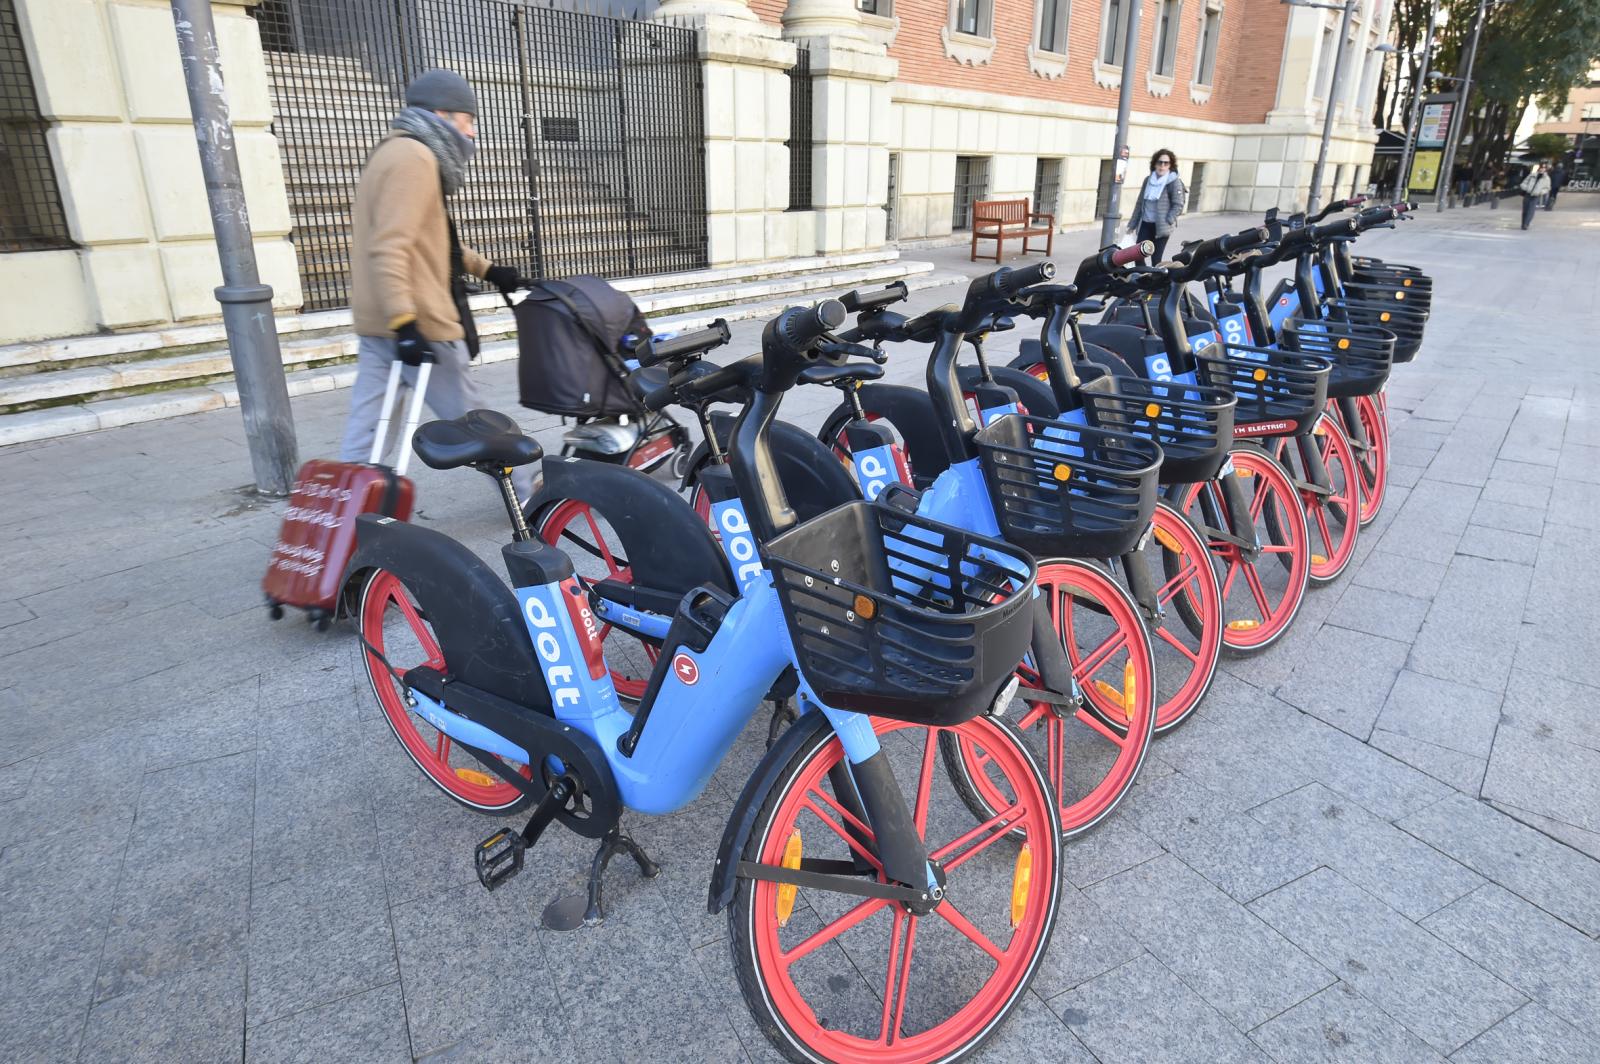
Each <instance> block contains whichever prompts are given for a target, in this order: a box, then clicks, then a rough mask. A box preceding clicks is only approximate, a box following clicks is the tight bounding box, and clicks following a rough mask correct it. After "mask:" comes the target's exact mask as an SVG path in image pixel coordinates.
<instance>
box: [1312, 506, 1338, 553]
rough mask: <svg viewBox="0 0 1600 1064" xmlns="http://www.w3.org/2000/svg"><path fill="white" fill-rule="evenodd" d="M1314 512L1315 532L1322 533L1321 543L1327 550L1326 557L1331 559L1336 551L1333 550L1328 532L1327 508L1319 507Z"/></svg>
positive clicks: (1331, 535) (1331, 539)
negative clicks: (1315, 517) (1315, 520)
mask: <svg viewBox="0 0 1600 1064" xmlns="http://www.w3.org/2000/svg"><path fill="white" fill-rule="evenodd" d="M1315 512H1316V515H1317V530H1318V531H1319V532H1321V533H1322V542H1323V544H1324V545H1325V546H1327V548H1328V557H1330V558H1332V557H1333V556H1334V554H1335V553H1336V551H1335V549H1334V547H1335V545H1334V542H1333V533H1332V532H1330V531H1329V530H1328V508H1327V507H1326V506H1321V505H1319V506H1317V508H1316V511H1315Z"/></svg>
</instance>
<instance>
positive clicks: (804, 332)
mask: <svg viewBox="0 0 1600 1064" xmlns="http://www.w3.org/2000/svg"><path fill="white" fill-rule="evenodd" d="M845 317H846V313H845V309H844V304H843V303H841V302H839V301H838V300H837V299H824V300H823V301H822V302H820V303H818V304H817V305H816V306H814V307H790V308H789V309H788V310H786V311H784V312H783V313H782V314H780V315H779V316H778V320H777V321H776V322H775V323H774V324H776V325H777V327H778V328H777V332H778V336H780V337H781V338H782V339H783V342H784V343H786V344H788V345H789V347H790V349H792V350H794V351H804V350H806V349H807V348H809V347H810V346H811V345H812V344H814V343H816V342H817V341H818V340H820V339H821V338H822V336H823V335H824V334H825V333H828V332H830V331H832V330H833V329H837V328H838V327H839V326H841V325H843V324H844V319H845Z"/></svg>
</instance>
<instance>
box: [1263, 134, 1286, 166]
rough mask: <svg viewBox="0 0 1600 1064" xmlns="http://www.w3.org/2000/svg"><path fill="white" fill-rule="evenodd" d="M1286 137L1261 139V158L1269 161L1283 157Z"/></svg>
mask: <svg viewBox="0 0 1600 1064" xmlns="http://www.w3.org/2000/svg"><path fill="white" fill-rule="evenodd" d="M1283 140H1284V138H1282V137H1263V138H1262V139H1261V156H1260V157H1261V158H1262V159H1263V160H1265V161H1268V162H1275V161H1278V160H1281V159H1282V158H1283V150H1284V145H1283Z"/></svg>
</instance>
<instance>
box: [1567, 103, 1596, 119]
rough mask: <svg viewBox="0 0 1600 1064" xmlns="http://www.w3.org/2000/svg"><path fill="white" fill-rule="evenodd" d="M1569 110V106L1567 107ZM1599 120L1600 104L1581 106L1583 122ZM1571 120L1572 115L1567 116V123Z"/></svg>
mask: <svg viewBox="0 0 1600 1064" xmlns="http://www.w3.org/2000/svg"><path fill="white" fill-rule="evenodd" d="M1569 109H1570V105H1569ZM1596 118H1600V103H1586V104H1584V105H1583V120H1584V121H1585V122H1588V121H1591V120H1593V119H1596ZM1571 120H1572V115H1570V114H1568V115H1567V121H1569V122H1570V121H1571Z"/></svg>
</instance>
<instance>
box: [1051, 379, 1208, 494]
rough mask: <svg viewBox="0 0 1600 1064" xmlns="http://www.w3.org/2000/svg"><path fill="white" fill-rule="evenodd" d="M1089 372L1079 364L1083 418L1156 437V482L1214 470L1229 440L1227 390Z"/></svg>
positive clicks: (1182, 480)
mask: <svg viewBox="0 0 1600 1064" xmlns="http://www.w3.org/2000/svg"><path fill="white" fill-rule="evenodd" d="M1098 368H1099V367H1094V369H1098ZM1092 372H1093V371H1092V370H1091V369H1090V368H1089V367H1083V366H1080V367H1079V373H1080V374H1081V375H1082V376H1083V377H1084V378H1085V380H1084V383H1083V386H1082V387H1081V388H1080V389H1079V391H1078V397H1079V398H1080V399H1081V400H1082V401H1083V410H1084V414H1085V415H1086V416H1087V417H1088V419H1089V424H1091V425H1094V426H1095V427H1097V428H1102V429H1113V430H1115V431H1117V432H1131V433H1133V434H1134V435H1135V436H1143V437H1145V438H1146V439H1150V440H1154V441H1155V442H1156V443H1159V444H1160V445H1161V469H1160V471H1159V473H1158V474H1157V478H1158V481H1159V483H1161V484H1199V483H1202V482H1204V481H1207V480H1210V479H1211V478H1213V477H1215V476H1216V475H1217V470H1219V469H1221V468H1222V463H1223V461H1224V460H1225V459H1226V458H1227V457H1228V448H1229V447H1232V446H1233V411H1234V406H1235V405H1236V403H1237V400H1235V399H1234V397H1233V393H1231V392H1229V391H1227V390H1225V389H1222V388H1207V387H1203V386H1200V385H1195V384H1185V383H1183V382H1182V381H1153V380H1146V379H1145V378H1143V377H1121V376H1114V375H1112V374H1110V373H1101V374H1100V375H1099V376H1092Z"/></svg>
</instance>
